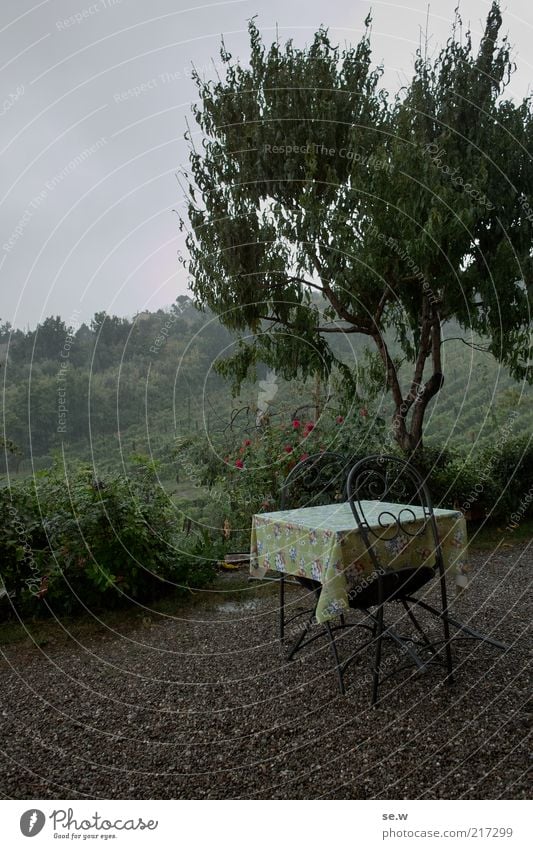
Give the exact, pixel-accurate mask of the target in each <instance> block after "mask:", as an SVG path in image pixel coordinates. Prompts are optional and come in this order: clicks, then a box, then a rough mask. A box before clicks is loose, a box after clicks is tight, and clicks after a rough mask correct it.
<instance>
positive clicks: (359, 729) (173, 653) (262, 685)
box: [0, 545, 533, 799]
mask: <svg viewBox="0 0 533 849" xmlns="http://www.w3.org/2000/svg"><path fill="white" fill-rule="evenodd" d="M532 562H533V546H531V545H530V546H515V547H504V548H500V549H499V551H497V552H496V553H477V554H475V555H473V557H472V567H473V570H472V582H471V586H470V587H469V589H468V590H467V591H466V593H463V595H462V596H461V597H460V598H459V599H457V600H456V601H455V602H454V607H455V612H456V614H457V616H458V617H459V618H460V619H462V620H463V621H469V622H470V623H471V624H472V625H473V626H474V627H478V628H480V629H481V630H483V631H485V632H490V631H492V632H493V633H494V634H495V635H497V636H498V637H499V638H500V639H502V640H504V641H506V642H507V643H509V644H510V645H511V646H512V651H509V652H507V653H501V652H499V651H496V650H495V649H492V648H489V647H486V646H483V645H481V644H480V643H479V642H461V643H457V644H456V645H455V648H454V652H455V657H456V664H457V671H456V676H455V683H454V685H453V686H452V687H449V686H443V685H442V683H441V682H442V677H443V676H442V672H441V670H440V669H437V668H434V669H431V670H430V671H429V672H428V673H426V674H425V675H423V676H420V675H419V676H416V677H415V676H412V675H410V673H409V672H400V673H399V674H398V675H397V676H396V677H393V678H391V679H390V680H389V681H388V682H386V684H385V685H384V687H383V699H382V702H381V704H380V706H379V707H377V708H374V709H373V708H371V707H370V682H369V680H368V672H369V669H370V666H369V657H368V656H366V655H364V656H362V658H361V662H360V664H359V665H358V666H352V667H351V669H350V671H349V672H348V673H347V686H348V694H347V695H346V696H345V697H342V696H340V695H339V694H338V692H337V690H336V681H335V677H334V673H333V672H332V668H331V657H330V654H329V650H328V649H326V648H322V647H321V645H320V644H321V641H317V643H315V644H314V647H309V648H308V649H306V650H305V651H304V652H302V653H301V654H300V655H299V656H298V658H297V659H296V660H295V661H293V662H291V663H286V662H283V661H282V660H281V658H280V653H279V649H278V645H277V642H276V628H277V611H276V595H275V594H274V593H273V586H272V585H271V584H268V585H266V584H259V583H257V582H250V583H249V584H248V585H247V586H246V587H245V588H244V589H242V590H241V591H240V592H236V591H235V586H234V584H232V583H231V581H230V580H229V581H228V591H225V590H224V589H222V590H221V591H218V592H208V593H203V594H202V599H201V601H200V602H199V603H198V602H197V603H195V604H194V605H189V606H184V607H183V608H181V609H179V610H177V611H176V610H174V612H173V615H172V616H169V615H168V614H166V615H161V614H159V613H154V612H146V611H145V612H144V616H143V617H141V616H140V615H139V614H138V613H135V614H134V613H132V612H130V613H127V614H124V615H123V616H121V617H120V616H119V617H115V618H114V619H113V626H112V628H111V626H110V625H109V624H108V625H107V626H106V625H103V624H101V625H99V624H98V623H94V624H93V625H92V626H90V627H87V626H84V627H81V626H80V627H77V626H76V625H74V626H70V627H69V628H67V629H65V630H63V629H62V626H61V624H58V625H56V626H52V625H50V626H47V628H48V632H47V633H48V637H47V639H46V640H44V641H43V640H41V641H40V645H35V644H34V643H33V642H32V641H31V639H30V638H28V639H26V640H25V641H24V642H19V643H13V644H11V645H7V646H4V651H3V659H2V662H1V666H0V699H1V711H2V731H3V734H2V738H3V741H4V745H3V748H4V752H3V755H2V759H1V762H0V793H1V795H2V797H3V798H16V799H59V798H61V799H78V798H85V797H88V798H96V799H118V798H129V799H147V798H156V799H168V798H170V799H179V798H192V799H202V798H210V799H221V798H241V799H243V798H244V799H251V798H260V799H265V798H266V799H269V798H275V799H309V798H313V799H316V798H327V799H364V798H371V799H418V798H422V799H440V798H445V799H461V798H466V799H496V798H511V799H522V798H527V797H528V783H527V767H528V761H529V750H528V739H527V738H528V734H529V731H530V719H531V710H532V705H531V698H530V692H529V690H528V679H527V665H528V659H529V656H530V654H529V647H528V640H527V634H526V629H527V628H528V627H529V625H530V622H531V611H530V610H528V606H529V597H530V596H529V594H528V588H527V584H528V581H529V577H530V572H531V565H532ZM231 587H233V589H230V588H231ZM299 592H300V591H299V590H296V589H294V590H292V591H291V595H290V598H289V601H290V602H291V603H297V602H298V596H299ZM393 610H394V611H399V610H400V608H399V607H397V606H394V608H393ZM389 618H390V617H389ZM361 633H362V632H361ZM355 636H356V634H355V632H354V633H352V634H351V635H350V637H349V639H350V641H353V640H354V639H355ZM347 639H348V638H346V639H345V641H344V643H341V647H343V646H347V642H346V640H347ZM389 662H392V661H391V660H389V656H388V655H387V657H386V658H385V663H389Z"/></svg>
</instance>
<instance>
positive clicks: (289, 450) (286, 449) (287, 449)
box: [284, 445, 292, 454]
mask: <svg viewBox="0 0 533 849" xmlns="http://www.w3.org/2000/svg"><path fill="white" fill-rule="evenodd" d="M284 450H285V451H286V452H287V454H291V453H292V445H286V446H285V449H284Z"/></svg>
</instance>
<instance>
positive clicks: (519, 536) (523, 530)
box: [468, 519, 533, 551]
mask: <svg viewBox="0 0 533 849" xmlns="http://www.w3.org/2000/svg"><path fill="white" fill-rule="evenodd" d="M468 539H469V543H468V545H469V548H470V550H471V551H488V550H490V549H494V548H496V546H497V545H503V546H504V547H506V548H507V547H509V546H512V545H518V544H520V543H523V542H529V541H530V540H531V539H533V519H523V520H522V522H520V524H519V525H518V527H517V528H515V530H514V531H512V530H507V529H506V528H505V526H504V525H503V523H502V525H501V526H499V525H494V524H487V523H484V522H471V523H470V524H469V526H468Z"/></svg>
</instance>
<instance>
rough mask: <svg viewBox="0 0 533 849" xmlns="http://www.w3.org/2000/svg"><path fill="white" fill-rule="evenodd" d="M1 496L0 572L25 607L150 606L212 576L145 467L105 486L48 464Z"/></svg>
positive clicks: (205, 557)
mask: <svg viewBox="0 0 533 849" xmlns="http://www.w3.org/2000/svg"><path fill="white" fill-rule="evenodd" d="M0 499H1V500H0V506H1V509H2V514H3V515H4V514H5V515H6V516H7V522H6V523H5V526H4V527H3V528H2V532H1V535H0V558H1V566H0V574H1V577H2V580H3V583H4V586H5V587H6V589H7V590H8V592H9V593H10V594H11V595H12V597H14V598H15V600H16V604H17V605H19V607H20V608H21V609H22V610H24V611H31V612H35V611H36V610H39V609H41V608H43V606H44V607H49V608H51V609H53V610H54V612H58V613H59V612H67V613H70V612H73V611H75V610H78V609H80V605H82V604H83V605H86V606H88V607H94V606H97V607H102V606H106V607H109V606H116V605H117V604H120V603H124V602H126V601H128V600H131V599H134V600H141V601H143V602H149V601H151V600H153V599H154V598H155V597H157V596H159V595H161V594H162V593H164V592H168V591H169V590H171V589H175V588H178V589H180V588H183V587H189V586H192V585H194V586H200V585H201V584H202V583H205V582H206V581H207V580H209V578H210V577H211V576H212V573H213V569H212V565H210V564H209V558H210V552H209V551H208V550H206V549H205V545H204V551H203V553H200V550H199V544H198V540H197V538H196V537H194V538H187V539H184V538H183V537H182V536H180V535H179V534H178V533H177V532H176V524H177V522H176V518H177V517H176V514H175V510H174V508H173V506H172V504H171V502H170V501H169V499H168V497H167V495H166V494H165V492H164V491H163V490H162V489H161V488H160V487H159V486H158V484H157V477H156V473H155V469H154V467H153V466H150V465H149V464H146V463H143V462H139V463H138V469H137V472H136V473H135V474H134V475H133V476H132V477H126V476H124V475H116V476H115V477H110V478H108V479H106V480H96V479H95V478H94V476H93V472H92V470H90V469H74V470H68V472H65V470H60V468H59V467H58V466H54V468H52V469H51V470H48V471H45V472H40V473H38V475H37V476H36V477H35V479H34V480H31V481H26V482H24V483H22V484H17V485H16V486H14V487H12V488H10V489H3V490H1V491H0ZM43 602H44V605H43Z"/></svg>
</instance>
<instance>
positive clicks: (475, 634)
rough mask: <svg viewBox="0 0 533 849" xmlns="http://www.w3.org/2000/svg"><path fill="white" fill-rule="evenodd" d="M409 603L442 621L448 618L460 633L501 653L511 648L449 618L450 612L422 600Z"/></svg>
mask: <svg viewBox="0 0 533 849" xmlns="http://www.w3.org/2000/svg"><path fill="white" fill-rule="evenodd" d="M409 601H411V602H413V603H414V604H418V606H419V607H422V608H423V609H424V610H427V611H428V612H429V613H433V615H434V616H439V617H440V618H441V619H444V618H445V617H446V619H447V621H448V623H449V625H451V626H452V627H453V628H457V630H458V631H463V633H465V634H468V635H469V636H470V637H472V639H474V640H479V641H480V642H482V643H487V644H488V645H490V646H494V647H495V648H497V649H501V651H509V646H506V645H505V643H501V642H500V641H499V640H493V639H492V637H487V635H486V634H481V633H480V632H479V631H476V630H475V629H474V628H470V627H469V625H465V624H464V623H463V622H458V621H457V619H453V618H452V617H451V616H449V614H448V611H447V610H445V611H442V610H436V609H435V608H434V607H432V606H431V605H430V604H426V602H425V601H420V599H417V598H414V597H410V598H409Z"/></svg>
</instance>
